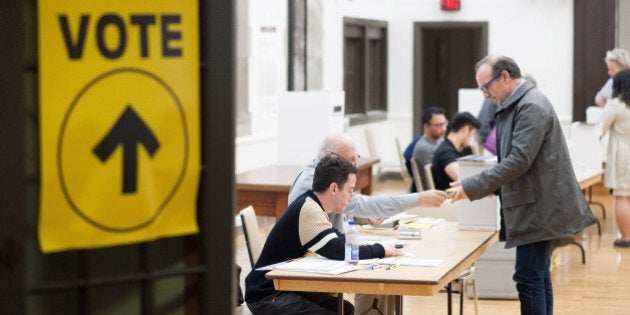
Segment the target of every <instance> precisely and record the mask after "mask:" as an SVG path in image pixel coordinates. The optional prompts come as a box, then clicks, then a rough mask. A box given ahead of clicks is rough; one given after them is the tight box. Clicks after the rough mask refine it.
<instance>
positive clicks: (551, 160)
mask: <svg viewBox="0 0 630 315" xmlns="http://www.w3.org/2000/svg"><path fill="white" fill-rule="evenodd" d="M475 69H476V75H475V79H476V81H477V84H478V85H479V88H480V89H481V91H482V92H483V94H484V97H485V98H489V99H492V100H493V101H494V102H495V103H496V104H498V106H499V107H498V109H497V112H496V114H495V121H496V123H497V151H498V152H497V156H498V160H499V163H498V164H497V165H496V166H495V167H493V168H491V169H488V170H486V171H483V172H481V173H479V174H477V175H474V176H471V177H468V178H465V179H462V180H461V183H460V182H455V183H454V184H453V186H455V187H456V188H455V189H456V191H457V194H456V195H455V197H454V198H453V202H454V201H457V200H460V199H464V198H469V199H470V200H477V199H480V198H483V197H485V196H487V195H489V194H491V193H493V192H497V191H498V192H499V196H500V198H501V233H500V236H499V237H500V239H501V240H505V241H506V243H505V247H506V248H511V247H515V246H516V265H515V272H514V281H515V282H516V288H517V290H518V292H519V300H520V302H521V314H552V313H553V290H552V287H551V277H550V274H549V267H550V260H551V259H550V258H551V242H552V240H553V239H555V238H558V237H561V236H564V235H567V234H573V233H577V232H579V231H581V230H583V229H584V228H586V227H588V226H590V225H592V224H594V223H595V222H596V219H595V217H593V214H592V213H591V210H590V208H589V207H588V205H587V203H586V200H585V199H584V195H583V194H582V191H581V190H580V188H579V186H578V183H577V179H576V177H575V173H574V171H573V167H572V165H571V158H570V156H569V150H568V148H567V145H566V142H565V140H564V135H563V134H562V129H561V127H560V122H559V120H558V117H557V115H556V113H555V111H554V110H553V107H552V105H551V103H550V102H549V100H548V99H547V97H546V96H545V95H543V94H542V93H541V92H540V91H539V90H538V89H537V88H535V87H534V86H533V85H532V84H531V83H529V82H527V81H525V80H523V79H522V78H521V72H520V69H519V67H518V65H517V64H516V63H515V62H514V60H512V59H511V58H508V57H503V56H487V57H485V58H484V59H482V60H481V61H479V62H478V63H477V65H476V67H475ZM460 184H461V185H460Z"/></svg>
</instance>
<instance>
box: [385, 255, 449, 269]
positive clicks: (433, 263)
mask: <svg viewBox="0 0 630 315" xmlns="http://www.w3.org/2000/svg"><path fill="white" fill-rule="evenodd" d="M442 262H444V260H443V259H422V258H408V257H388V258H382V259H379V261H378V263H379V264H381V265H385V264H386V265H392V264H400V265H401V266H415V267H437V266H439V265H441V264H442Z"/></svg>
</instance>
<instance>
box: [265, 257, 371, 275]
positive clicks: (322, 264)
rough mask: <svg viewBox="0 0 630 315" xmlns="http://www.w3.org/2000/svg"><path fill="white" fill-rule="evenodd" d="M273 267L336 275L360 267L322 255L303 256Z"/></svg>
mask: <svg viewBox="0 0 630 315" xmlns="http://www.w3.org/2000/svg"><path fill="white" fill-rule="evenodd" d="M275 269H278V270H287V271H298V272H313V273H323V274H329V275H338V274H341V273H345V272H348V271H353V270H357V269H360V268H359V267H358V266H357V265H351V264H348V263H346V262H344V261H338V260H331V259H327V258H323V257H304V258H302V259H298V260H294V261H291V262H288V263H286V264H282V265H279V266H276V267H275Z"/></svg>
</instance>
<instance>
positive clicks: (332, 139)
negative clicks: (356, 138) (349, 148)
mask: <svg viewBox="0 0 630 315" xmlns="http://www.w3.org/2000/svg"><path fill="white" fill-rule="evenodd" d="M348 143H353V140H352V138H351V137H350V136H349V135H348V134H346V133H335V134H330V135H328V136H326V138H324V141H323V142H322V144H321V146H320V147H319V157H320V158H323V157H324V156H325V155H326V153H329V152H330V153H335V154H338V153H339V151H340V150H339V149H340V148H341V147H343V146H344V145H347V144H348Z"/></svg>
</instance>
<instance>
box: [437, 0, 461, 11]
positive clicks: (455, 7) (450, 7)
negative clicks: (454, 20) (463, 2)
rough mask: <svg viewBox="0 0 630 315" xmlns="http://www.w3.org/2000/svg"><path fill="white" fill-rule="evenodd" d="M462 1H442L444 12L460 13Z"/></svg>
mask: <svg viewBox="0 0 630 315" xmlns="http://www.w3.org/2000/svg"><path fill="white" fill-rule="evenodd" d="M459 1H460V0H441V2H442V10H444V11H459V7H460V3H459Z"/></svg>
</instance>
